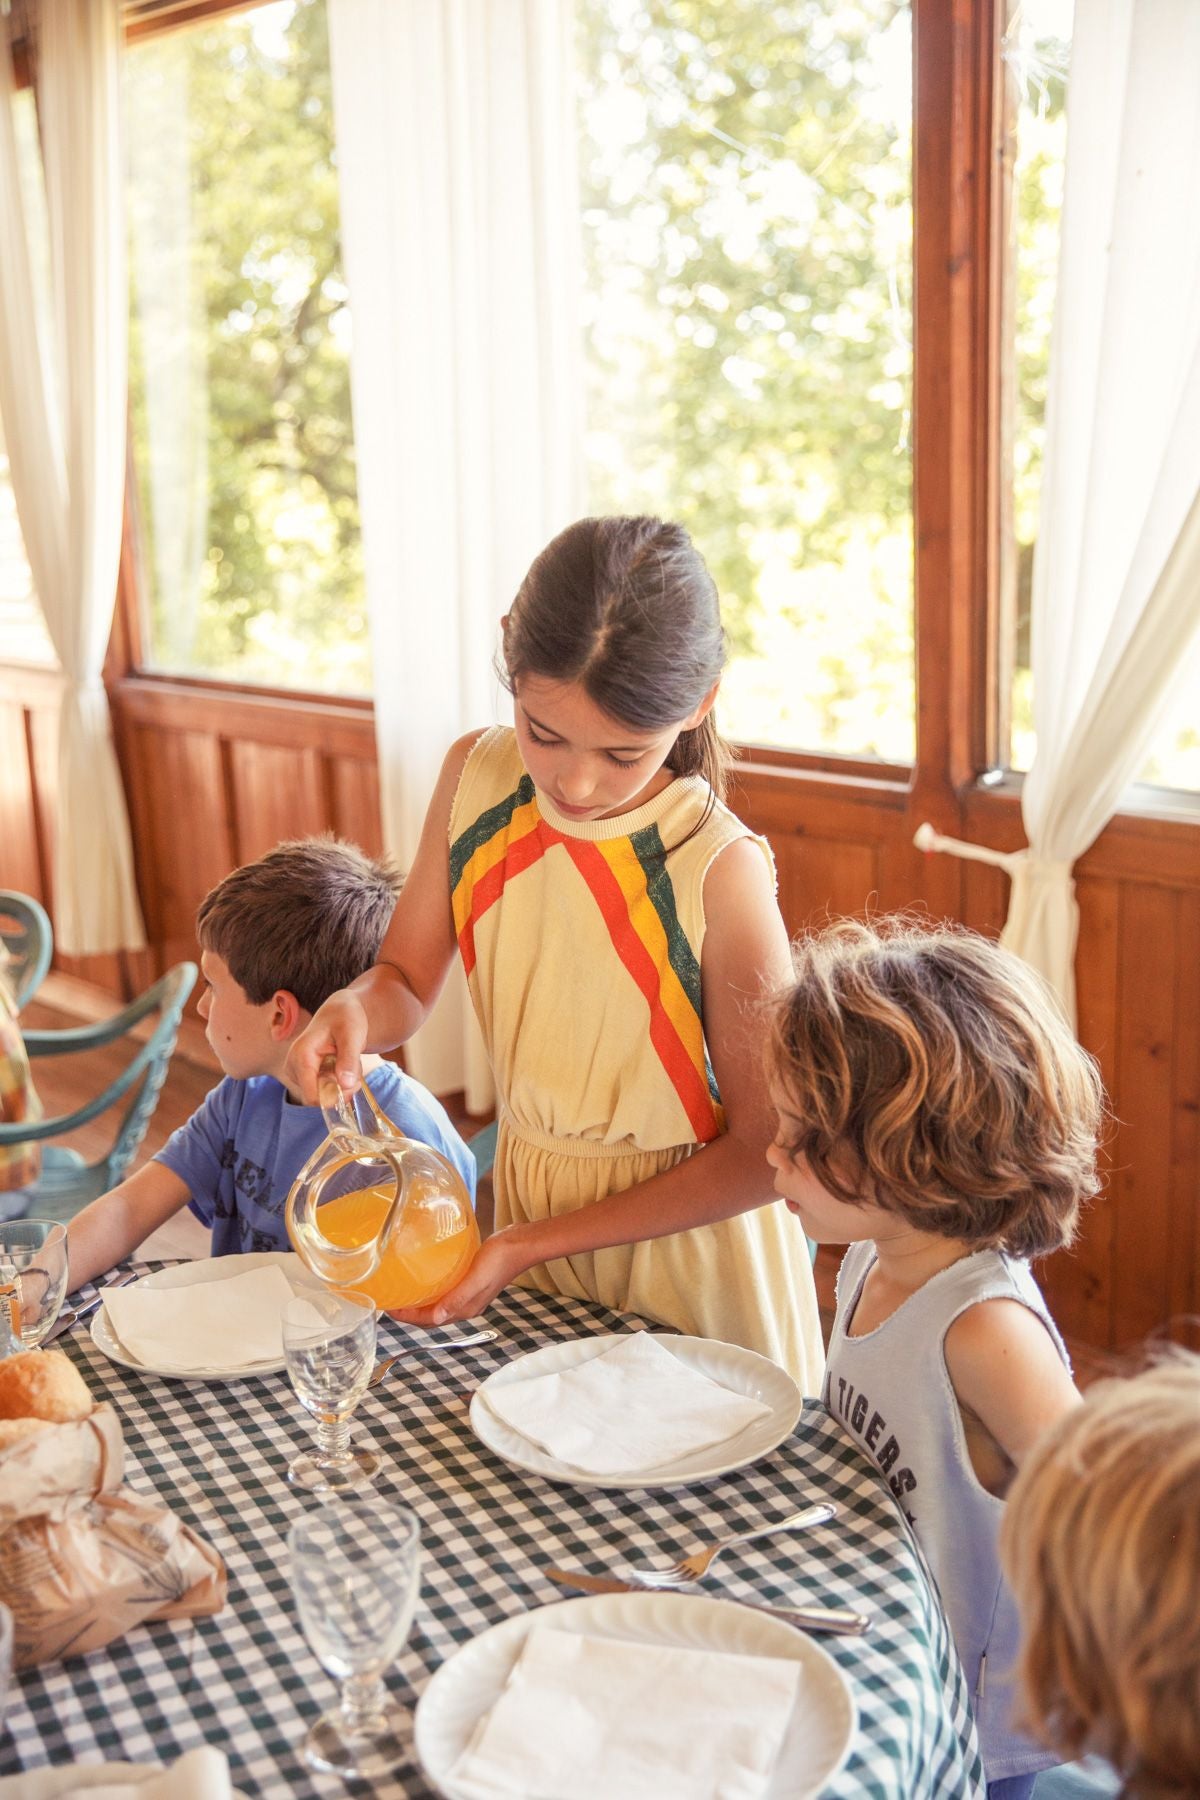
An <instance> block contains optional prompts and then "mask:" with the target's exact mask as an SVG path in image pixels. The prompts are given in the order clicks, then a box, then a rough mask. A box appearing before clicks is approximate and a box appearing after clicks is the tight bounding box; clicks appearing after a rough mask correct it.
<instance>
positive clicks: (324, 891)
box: [196, 837, 400, 1013]
mask: <svg viewBox="0 0 1200 1800" xmlns="http://www.w3.org/2000/svg"><path fill="white" fill-rule="evenodd" d="M399 892H400V877H399V876H398V875H397V873H396V871H395V869H394V868H393V867H392V865H391V864H390V863H388V862H383V861H376V860H375V859H374V858H372V857H369V856H368V855H367V854H366V852H365V851H363V850H360V849H359V847H358V845H357V844H349V843H346V842H344V841H343V840H342V839H340V838H335V837H313V838H296V839H294V840H292V841H290V842H288V843H284V844H276V846H275V848H274V849H273V850H268V852H267V854H266V855H265V856H261V857H259V859H258V861H257V862H252V863H245V864H243V866H242V867H241V868H240V869H235V870H234V871H233V873H232V875H227V876H226V877H225V879H224V880H223V881H219V882H218V883H217V885H216V887H215V888H213V889H212V890H211V891H210V892H209V893H207V894H206V895H205V896H204V898H203V900H202V901H201V902H200V909H199V911H198V912H197V914H196V932H197V936H198V937H199V939H200V944H201V946H202V948H203V949H205V950H211V951H212V952H213V953H214V955H216V956H219V957H221V958H222V959H223V960H224V962H225V965H226V967H227V968H228V970H229V973H230V974H231V975H232V976H233V979H234V980H235V981H236V982H237V983H238V985H239V987H241V988H242V989H243V990H244V992H245V995H246V998H247V999H248V1000H249V1001H250V1003H251V1004H252V1005H253V1006H262V1005H264V1004H265V1003H266V1001H268V1000H269V999H270V998H271V996H272V994H275V993H278V991H279V990H280V989H281V988H282V989H284V990H286V992H288V993H290V994H294V995H295V997H296V999H297V1000H298V1001H299V1002H300V1005H301V1006H302V1007H303V1008H304V1010H305V1012H310V1013H314V1012H316V1010H317V1008H318V1006H320V1005H321V1002H322V1001H323V1000H327V999H328V998H329V996H330V994H332V993H334V992H336V990H337V989H338V988H343V987H345V986H346V985H347V983H349V982H351V981H353V980H354V979H355V977H356V976H358V975H361V974H363V973H364V972H365V971H366V970H367V969H369V968H370V967H371V964H372V963H373V962H374V961H375V960H376V958H377V957H378V955H379V950H380V946H381V944H382V943H383V938H384V933H385V932H386V931H387V928H388V924H389V923H390V921H391V917H392V912H393V910H394V909H395V905H396V896H397V894H398V893H399Z"/></svg>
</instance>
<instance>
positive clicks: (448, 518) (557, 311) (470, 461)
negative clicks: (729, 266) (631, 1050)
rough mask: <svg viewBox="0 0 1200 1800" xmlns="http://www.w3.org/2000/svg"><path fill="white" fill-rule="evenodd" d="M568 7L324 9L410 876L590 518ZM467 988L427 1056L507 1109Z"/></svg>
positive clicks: (375, 590) (379, 713)
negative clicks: (466, 746) (455, 765)
mask: <svg viewBox="0 0 1200 1800" xmlns="http://www.w3.org/2000/svg"><path fill="white" fill-rule="evenodd" d="M571 24H572V21H571V14H570V4H569V0H438V4H436V5H433V4H430V0H329V38H330V55H331V60H332V65H333V95H334V112H335V117H336V126H337V142H338V176H339V184H340V193H341V210H342V232H343V238H344V244H345V261H346V272H347V278H348V282H349V287H350V309H351V314H352V317H353V321H354V347H353V353H352V361H351V373H352V383H353V400H354V435H355V445H356V450H357V459H358V482H359V499H360V503H361V507H362V522H363V545H364V555H365V562H366V576H367V592H368V599H369V605H370V613H371V633H372V653H373V658H374V669H375V680H374V692H375V714H376V733H377V738H378V745H379V760H380V769H381V774H382V783H383V812H384V833H385V838H386V841H387V843H388V846H389V848H390V849H391V850H392V851H393V852H394V854H395V855H396V856H397V859H398V860H399V862H400V866H401V867H402V868H404V867H406V866H407V864H408V863H409V862H410V861H411V859H412V855H413V852H414V851H415V849H416V844H417V839H418V836H419V834H420V829H421V823H422V820H423V818H424V814H425V807H426V804H427V802H428V799H429V796H430V794H431V792H432V789H433V785H434V782H435V779H436V777H437V772H438V769H439V768H440V766H441V761H442V758H443V756H444V754H445V752H446V750H447V749H448V747H449V745H450V744H451V742H452V741H453V739H454V738H455V737H456V736H458V735H460V734H461V733H462V732H463V731H465V730H467V729H469V728H470V727H472V726H475V725H481V724H486V723H487V722H488V721H489V719H491V718H493V717H494V716H495V714H496V705H497V693H498V689H497V683H496V680H495V677H494V675H493V673H492V656H493V653H494V650H495V647H496V643H497V635H498V634H497V625H498V622H499V619H500V616H501V614H502V613H503V612H504V610H505V607H506V605H507V603H508V601H509V599H510V598H511V596H512V594H513V592H514V591H515V588H516V586H517V583H518V582H519V580H520V578H521V576H522V574H523V573H524V571H525V569H526V568H527V567H528V565H529V563H530V562H531V561H532V559H533V557H534V556H535V555H536V553H537V551H538V550H540V549H541V547H542V545H543V544H544V543H546V542H547V541H548V539H549V538H550V537H552V536H553V535H554V533H555V532H556V531H558V530H560V529H561V527H562V526H564V525H565V524H567V523H568V522H569V521H570V520H571V519H572V518H573V517H574V516H576V514H577V513H578V511H579V510H580V505H579V495H580V492H581V482H580V479H579V469H580V466H581V464H580V443H579V412H580V410H581V408H580V406H578V405H577V400H576V397H577V394H579V392H580V380H581V378H580V375H579V373H578V367H577V361H578V328H577V298H576V296H577V284H578V279H579V277H578V268H579V252H578V244H577V219H578V209H579V195H578V185H577V180H576V173H575V167H576V164H575V155H576V153H575V125H574V102H573V92H574V84H573V68H572V40H571ZM468 1014H469V1006H467V1004H466V1001H465V988H464V986H463V984H462V982H461V978H460V977H459V976H458V974H457V973H456V975H455V978H454V980H453V981H452V983H451V984H450V985H449V987H448V989H447V993H446V995H445V996H444V998H443V999H442V1000H441V1001H440V1002H439V1004H438V1007H437V1009H436V1012H435V1014H434V1017H433V1018H432V1019H431V1020H430V1022H429V1024H428V1025H427V1026H426V1027H425V1028H424V1030H423V1031H422V1032H421V1033H420V1034H419V1036H418V1038H416V1039H414V1041H413V1046H412V1057H411V1066H412V1067H413V1069H414V1072H415V1073H417V1074H418V1075H420V1077H421V1078H422V1079H423V1080H424V1081H425V1082H426V1083H427V1084H428V1085H429V1086H431V1087H432V1088H434V1089H435V1090H440V1091H443V1092H444V1091H446V1090H447V1089H450V1088H455V1087H465V1088H466V1092H467V1099H468V1104H469V1105H470V1106H471V1107H472V1109H473V1110H482V1109H484V1108H485V1107H486V1106H488V1105H489V1104H490V1102H491V1086H490V1076H489V1072H488V1069H487V1065H486V1062H485V1061H484V1059H483V1055H482V1047H481V1045H480V1044H479V1042H478V1039H477V1036H476V1035H475V1031H474V1023H473V1020H469V1019H468Z"/></svg>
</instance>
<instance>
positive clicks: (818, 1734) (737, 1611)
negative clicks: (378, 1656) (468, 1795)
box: [416, 1594, 858, 1800]
mask: <svg viewBox="0 0 1200 1800" xmlns="http://www.w3.org/2000/svg"><path fill="white" fill-rule="evenodd" d="M538 1624H542V1625H546V1624H552V1625H553V1626H554V1628H555V1630H556V1631H572V1632H576V1633H577V1634H579V1635H580V1636H585V1637H604V1638H613V1639H615V1640H616V1641H617V1642H619V1643H635V1644H666V1645H670V1646H674V1647H678V1648H681V1649H690V1650H719V1651H724V1652H726V1653H727V1654H733V1655H739V1656H775V1657H779V1658H781V1659H783V1660H785V1661H789V1662H798V1663H800V1664H801V1665H802V1668H803V1671H804V1675H803V1679H802V1680H801V1682H800V1685H799V1688H798V1690H797V1694H796V1704H795V1706H794V1707H793V1709H792V1716H791V1719H790V1721H789V1723H788V1728H787V1732H786V1734H785V1736H784V1740H783V1746H782V1748H781V1750H780V1753H779V1761H778V1763H777V1764H776V1765H775V1772H774V1775H773V1777H772V1779H771V1785H770V1787H769V1788H768V1789H767V1795H768V1800H806V1797H807V1796H810V1795H815V1794H819V1793H820V1791H821V1789H822V1788H823V1787H824V1785H825V1783H826V1782H827V1781H828V1780H829V1779H830V1777H831V1776H832V1775H834V1774H835V1773H836V1772H837V1770H838V1769H840V1768H841V1766H842V1764H843V1763H844V1762H845V1760H846V1757H847V1756H848V1755H849V1752H850V1746H851V1744H852V1742H853V1740H854V1733H855V1730H856V1728H857V1725H858V1711H857V1708H856V1707H855V1704H854V1695H853V1692H852V1691H851V1688H850V1684H849V1682H848V1681H847V1679H846V1677H845V1675H844V1674H843V1673H842V1671H841V1669H840V1668H839V1667H838V1665H837V1664H836V1663H835V1662H834V1660H833V1658H832V1657H831V1656H829V1655H828V1654H827V1652H826V1651H824V1650H822V1649H821V1648H820V1646H819V1645H818V1644H814V1643H813V1641H812V1639H811V1638H809V1637H806V1636H805V1635H804V1633H803V1632H800V1631H795V1630H793V1628H792V1627H791V1626H790V1625H784V1624H783V1623H782V1622H781V1621H780V1620H778V1619H768V1618H765V1617H764V1616H763V1614H762V1613H756V1612H751V1611H749V1609H748V1608H747V1607H744V1606H738V1605H737V1603H736V1602H735V1601H732V1600H710V1599H708V1598H707V1597H703V1596H700V1595H689V1594H611V1595H610V1594H605V1595H603V1596H601V1597H600V1598H596V1599H591V1598H589V1599H585V1600H560V1601H559V1602H558V1603H557V1604H556V1605H550V1606H540V1607H538V1608H536V1609H535V1610H534V1611H533V1612H527V1613H522V1614H521V1615H520V1617H519V1618H516V1619H506V1620H505V1621H504V1623H503V1624H502V1625H493V1626H492V1628H491V1630H490V1631H484V1632H481V1633H480V1635H479V1636H478V1637H476V1638H472V1639H471V1642H470V1643H469V1644H464V1645H463V1647H462V1649H461V1650H459V1651H457V1652H456V1654H455V1655H454V1656H452V1657H451V1658H450V1660H449V1662H446V1663H443V1664H442V1666H441V1668H440V1669H439V1670H438V1671H437V1673H436V1674H435V1675H434V1677H433V1680H432V1681H431V1682H430V1683H429V1686H428V1687H427V1688H426V1689H425V1692H424V1693H423V1694H422V1696H421V1698H420V1701H419V1702H418V1705H417V1715H416V1745H417V1756H418V1757H419V1759H420V1762H421V1767H422V1768H423V1769H424V1771H425V1773H426V1774H427V1775H428V1776H429V1778H430V1780H431V1781H432V1782H433V1783H434V1785H435V1787H436V1788H437V1790H438V1792H439V1793H440V1794H442V1795H444V1796H445V1800H462V1797H461V1792H460V1790H459V1789H458V1788H457V1787H456V1786H455V1785H454V1782H453V1781H452V1780H451V1777H450V1771H451V1769H452V1768H453V1767H454V1764H455V1762H456V1761H457V1760H458V1758H459V1756H461V1754H462V1752H463V1751H464V1750H465V1749H466V1747H467V1744H468V1743H469V1742H470V1739H471V1735H472V1733H473V1732H474V1730H475V1727H476V1726H477V1725H478V1723H479V1721H480V1720H481V1719H482V1718H483V1716H484V1714H485V1713H487V1712H488V1711H490V1709H491V1708H492V1707H493V1706H494V1705H495V1703H496V1701H497V1700H498V1699H499V1698H500V1694H501V1691H502V1690H503V1688H504V1684H505V1682H506V1681H507V1680H508V1677H509V1675H510V1674H511V1672H512V1668H513V1665H514V1663H515V1662H516V1660H517V1657H518V1656H519V1655H520V1652H521V1645H522V1643H523V1642H524V1640H525V1638H526V1636H527V1635H528V1633H529V1632H530V1631H532V1629H533V1628H534V1626H535V1625H538ZM669 1730H670V1726H669V1723H665V1724H664V1735H667V1734H669Z"/></svg>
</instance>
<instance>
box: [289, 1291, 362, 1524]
mask: <svg viewBox="0 0 1200 1800" xmlns="http://www.w3.org/2000/svg"><path fill="white" fill-rule="evenodd" d="M375 1319H376V1312H375V1305H374V1302H373V1301H371V1300H368V1299H367V1297H366V1295H365V1294H351V1293H343V1292H341V1290H340V1289H337V1288H310V1289H306V1290H305V1292H304V1293H303V1294H296V1295H294V1296H293V1298H292V1299H291V1300H289V1301H288V1303H287V1305H286V1306H285V1307H284V1309H283V1355H284V1361H285V1362H286V1364H287V1372H288V1378H289V1380H290V1381H291V1384H292V1386H293V1387H294V1388H295V1390H296V1393H297V1395H298V1396H299V1399H300V1404H301V1405H302V1406H304V1407H306V1408H307V1410H308V1411H309V1412H310V1413H312V1415H313V1417H314V1418H315V1419H316V1421H317V1446H316V1449H315V1450H314V1451H312V1452H306V1453H304V1454H302V1455H300V1456H296V1457H293V1459H292V1461H291V1462H290V1463H289V1464H288V1472H287V1473H288V1480H289V1481H290V1482H291V1483H292V1486H293V1487H303V1488H333V1489H335V1490H338V1491H340V1490H343V1489H346V1488H355V1487H362V1486H364V1485H365V1484H366V1483H367V1482H368V1481H369V1480H370V1479H371V1477H372V1476H374V1475H376V1474H377V1473H378V1471H379V1458H378V1457H377V1456H376V1455H375V1453H374V1452H373V1451H371V1450H356V1449H354V1448H353V1447H352V1446H351V1443H350V1417H351V1414H352V1413H353V1411H354V1409H355V1407H356V1406H357V1405H358V1403H359V1401H360V1400H361V1399H362V1397H363V1395H364V1394H365V1393H366V1391H367V1382H368V1381H369V1379H370V1376H371V1370H372V1369H373V1368H374V1366H375Z"/></svg>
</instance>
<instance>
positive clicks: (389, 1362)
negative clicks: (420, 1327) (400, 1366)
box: [367, 1331, 500, 1387]
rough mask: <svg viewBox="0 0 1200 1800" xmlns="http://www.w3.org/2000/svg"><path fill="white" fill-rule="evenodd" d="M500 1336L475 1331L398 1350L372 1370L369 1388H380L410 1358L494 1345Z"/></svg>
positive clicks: (489, 1332)
mask: <svg viewBox="0 0 1200 1800" xmlns="http://www.w3.org/2000/svg"><path fill="white" fill-rule="evenodd" d="M499 1336H500V1333H499V1332H498V1331H473V1332H471V1333H470V1335H469V1336H468V1337H455V1338H432V1339H431V1340H430V1341H429V1343H427V1344H408V1345H406V1346H405V1348H404V1349H403V1350H398V1351H397V1352H396V1354H395V1356H385V1357H384V1358H383V1360H382V1361H381V1362H377V1363H376V1364H375V1367H374V1368H373V1369H372V1370H371V1378H370V1380H369V1381H368V1382H367V1386H368V1387H378V1386H379V1384H380V1382H381V1381H386V1380H387V1378H388V1376H389V1375H390V1374H391V1372H392V1370H393V1369H394V1368H395V1366H396V1364H397V1363H398V1362H407V1361H408V1359H409V1357H410V1356H420V1355H421V1354H422V1352H427V1351H434V1350H468V1349H470V1347H471V1345H472V1344H493V1343H495V1341H496V1339H497V1338H498V1337H499Z"/></svg>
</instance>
